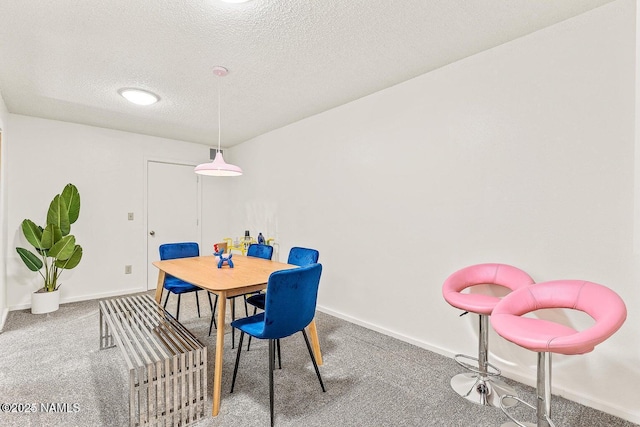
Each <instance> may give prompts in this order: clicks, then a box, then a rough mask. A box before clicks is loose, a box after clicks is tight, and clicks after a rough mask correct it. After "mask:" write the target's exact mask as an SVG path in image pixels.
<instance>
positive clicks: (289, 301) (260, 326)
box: [231, 264, 326, 426]
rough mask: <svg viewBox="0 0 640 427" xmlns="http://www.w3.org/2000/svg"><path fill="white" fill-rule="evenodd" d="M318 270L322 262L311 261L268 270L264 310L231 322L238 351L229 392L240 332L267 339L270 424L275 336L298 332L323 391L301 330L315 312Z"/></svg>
mask: <svg viewBox="0 0 640 427" xmlns="http://www.w3.org/2000/svg"><path fill="white" fill-rule="evenodd" d="M321 274H322V264H311V265H308V266H305V267H300V268H293V269H290V270H281V271H276V272H275V273H271V275H270V276H269V282H268V284H267V293H266V294H265V295H266V298H265V310H264V311H263V312H261V313H259V314H256V315H253V316H251V317H244V318H242V319H238V320H235V321H233V322H232V323H231V326H232V327H233V328H237V329H239V330H240V341H239V343H238V353H237V356H236V363H235V366H234V368H233V379H232V381H231V393H233V389H234V387H235V384H236V377H237V374H238V365H239V364H240V353H241V352H242V340H243V339H244V334H248V335H249V336H251V337H254V338H258V339H265V340H269V408H270V413H271V426H273V423H274V410H273V407H274V405H273V396H274V387H273V371H274V359H275V354H274V353H275V341H276V340H279V339H281V338H286V337H288V336H291V335H293V334H295V333H297V332H302V336H303V337H304V340H305V343H306V344H307V350H308V351H309V356H311V362H312V363H313V367H314V369H315V371H316V375H317V376H318V381H320V387H321V388H322V391H323V392H324V391H326V390H325V387H324V383H323V382H322V377H321V376H320V370H319V369H318V364H317V363H316V359H315V357H314V354H313V350H312V349H311V344H310V343H309V338H308V337H307V333H306V332H305V330H304V328H306V327H307V326H308V325H309V323H311V321H312V320H313V318H314V316H315V312H316V302H317V299H318V287H319V285H320V275H321Z"/></svg>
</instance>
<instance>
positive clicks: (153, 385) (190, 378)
mask: <svg viewBox="0 0 640 427" xmlns="http://www.w3.org/2000/svg"><path fill="white" fill-rule="evenodd" d="M99 304H100V349H101V350H102V349H106V348H110V347H114V346H116V345H117V346H118V347H119V348H120V350H121V351H122V354H123V355H124V358H125V360H126V362H127V366H128V368H129V425H130V426H131V427H136V426H184V425H188V424H190V423H193V422H195V421H197V420H200V419H201V418H203V417H204V406H205V402H206V395H207V348H206V347H205V346H204V345H203V344H202V343H200V341H198V339H196V338H195V337H194V336H193V335H192V334H191V333H190V332H189V331H188V330H187V329H186V328H185V327H184V326H182V325H181V324H180V323H179V322H178V321H176V320H175V319H174V318H173V316H171V315H170V314H169V313H168V312H166V311H165V310H164V309H163V308H162V307H160V306H159V305H158V304H157V303H156V302H155V301H154V300H153V299H152V298H151V297H150V296H149V295H138V296H130V297H122V298H114V299H109V300H103V301H100V303H99Z"/></svg>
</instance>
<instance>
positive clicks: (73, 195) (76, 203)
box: [61, 184, 80, 224]
mask: <svg viewBox="0 0 640 427" xmlns="http://www.w3.org/2000/svg"><path fill="white" fill-rule="evenodd" d="M61 197H62V199H63V200H64V202H65V203H66V205H67V214H68V216H69V224H73V223H74V222H76V221H77V220H78V216H79V215H80V193H79V192H78V189H77V188H76V186H75V185H73V184H67V185H66V186H65V187H64V190H62V194H61Z"/></svg>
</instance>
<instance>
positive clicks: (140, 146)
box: [4, 114, 227, 309]
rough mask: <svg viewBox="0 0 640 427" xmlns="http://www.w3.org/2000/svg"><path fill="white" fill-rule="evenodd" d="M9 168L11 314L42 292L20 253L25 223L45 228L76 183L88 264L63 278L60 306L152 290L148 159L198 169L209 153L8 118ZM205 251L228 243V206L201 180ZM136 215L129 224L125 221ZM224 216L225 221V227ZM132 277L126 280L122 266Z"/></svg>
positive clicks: (76, 230) (218, 188)
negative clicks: (56, 203)
mask: <svg viewBox="0 0 640 427" xmlns="http://www.w3.org/2000/svg"><path fill="white" fill-rule="evenodd" d="M9 118H10V120H9V123H10V127H11V134H10V137H11V139H10V141H9V144H8V147H6V148H7V151H8V155H9V156H10V157H11V162H10V164H8V165H7V166H8V167H7V170H6V173H7V178H8V181H9V182H11V192H10V193H9V198H8V207H9V209H8V214H7V221H6V223H7V228H8V232H9V233H8V238H7V240H6V242H7V243H6V247H5V248H4V249H5V250H6V255H7V283H8V286H7V303H8V306H9V308H10V309H17V308H25V307H28V306H29V305H30V293H31V291H33V290H35V289H37V288H38V287H40V286H41V278H40V276H39V275H37V274H35V273H32V272H30V271H29V270H27V269H26V267H25V266H24V264H23V263H22V261H21V260H20V258H19V257H18V255H17V253H16V251H15V247H16V246H25V245H26V246H25V247H29V245H28V243H26V241H25V240H24V236H23V235H22V232H21V231H20V223H21V222H22V220H23V219H24V218H30V219H32V220H34V221H35V222H36V223H44V222H45V219H46V212H47V209H48V206H49V202H50V201H51V199H52V198H53V196H54V195H55V194H57V193H59V192H60V191H62V188H63V187H64V185H65V184H67V183H69V182H72V183H74V184H75V185H76V186H77V187H78V189H79V191H80V196H81V202H82V207H81V211H80V218H79V220H78V221H77V222H76V223H75V224H73V227H72V229H73V234H74V235H75V236H76V238H77V239H78V243H79V244H80V245H82V247H83V249H84V255H83V260H82V262H81V263H80V265H79V266H78V267H76V268H75V269H73V270H69V271H65V272H63V274H62V276H61V279H60V281H61V283H62V287H61V291H62V293H61V298H62V300H61V302H70V301H77V300H82V299H90V298H98V297H104V296H109V295H120V294H124V293H130V292H137V291H141V290H144V289H146V272H147V253H146V248H147V240H146V239H147V230H146V227H145V214H146V212H145V197H146V177H145V172H146V162H147V161H148V160H149V159H154V160H165V161H174V162H183V163H188V164H198V163H200V162H202V161H207V159H208V158H209V148H208V147H206V146H203V145H199V144H192V143H186V142H180V141H174V140H168V139H162V138H156V137H150V136H144V135H138V134H132V133H126V132H119V131H114V130H108V129H102V128H96V127H90V126H83V125H77V124H71V123H65V122H58V121H52V120H43V119H37V118H33V117H26V116H20V115H13V114H12V115H10V117H9ZM202 187H203V192H204V193H205V194H206V195H207V197H205V198H204V200H203V204H202V219H203V223H202V233H203V236H204V237H203V239H202V241H201V243H202V244H204V245H206V246H207V247H211V245H212V244H213V243H214V242H216V241H219V239H220V238H221V237H224V235H225V234H226V233H225V230H226V227H225V224H226V218H227V216H225V215H226V211H222V212H218V211H217V210H214V208H215V209H218V208H219V205H215V204H214V203H212V199H213V200H215V198H219V199H221V200H224V199H225V197H226V194H227V190H226V189H225V187H226V185H225V184H224V183H223V182H221V181H215V180H211V179H209V178H207V177H205V178H204V179H203V185H202ZM128 212H133V213H134V218H135V220H134V221H128V219H127V213H128ZM221 215H222V220H220V218H221ZM125 264H130V265H132V267H133V269H132V270H133V274H131V275H125V274H124V265H125Z"/></svg>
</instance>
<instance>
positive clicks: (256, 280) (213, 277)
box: [153, 254, 297, 291]
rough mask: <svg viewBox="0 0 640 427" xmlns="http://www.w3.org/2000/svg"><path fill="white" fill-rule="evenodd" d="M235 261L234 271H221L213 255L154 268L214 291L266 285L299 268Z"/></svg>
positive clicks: (238, 257) (167, 262)
mask: <svg viewBox="0 0 640 427" xmlns="http://www.w3.org/2000/svg"><path fill="white" fill-rule="evenodd" d="M231 260H232V261H233V264H234V268H230V267H229V266H228V265H224V266H223V267H222V268H218V261H217V259H216V258H215V257H214V256H212V255H209V256H199V257H191V258H176V259H168V260H164V261H155V262H154V263H153V265H154V266H156V267H157V268H159V269H160V270H162V271H164V272H165V273H167V274H170V275H172V276H175V277H177V278H179V279H182V280H184V281H185V282H188V283H191V284H193V285H196V286H198V287H201V288H203V289H208V290H211V291H230V290H234V289H239V288H244V287H248V286H255V285H261V284H265V285H266V283H267V282H268V281H269V275H271V273H273V272H274V271H279V270H288V269H291V268H297V266H296V265H292V264H286V263H282V262H277V261H270V260H266V259H262V258H256V257H247V256H242V255H235V254H234V255H233V257H232V258H231Z"/></svg>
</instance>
